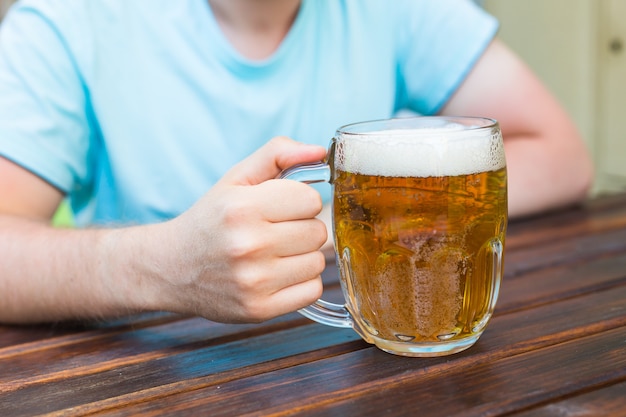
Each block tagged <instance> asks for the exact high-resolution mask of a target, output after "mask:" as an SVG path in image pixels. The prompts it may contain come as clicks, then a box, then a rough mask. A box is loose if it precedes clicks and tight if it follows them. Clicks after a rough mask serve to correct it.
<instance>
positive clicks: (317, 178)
mask: <svg viewBox="0 0 626 417" xmlns="http://www.w3.org/2000/svg"><path fill="white" fill-rule="evenodd" d="M333 157H334V141H333V143H332V144H331V147H330V150H329V152H328V156H327V158H326V159H325V160H324V161H322V162H316V163H312V164H300V165H294V166H293V167H291V168H287V169H286V170H284V171H283V172H281V173H280V175H279V176H278V178H280V179H290V180H295V181H300V182H303V183H305V184H315V183H320V182H327V183H331V182H332V180H333V169H332V168H331V165H332V160H333ZM298 313H300V314H302V315H303V316H304V317H307V318H309V319H311V320H313V321H316V322H318V323H321V324H325V325H327V326H333V327H349V328H354V321H353V320H352V315H351V314H350V312H349V311H348V309H347V308H346V306H345V305H341V304H334V303H329V302H328V301H324V300H322V299H319V300H317V301H316V302H315V303H313V304H311V305H310V306H307V307H304V308H302V309H300V310H298Z"/></svg>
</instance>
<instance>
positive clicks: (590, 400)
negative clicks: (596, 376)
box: [511, 382, 626, 417]
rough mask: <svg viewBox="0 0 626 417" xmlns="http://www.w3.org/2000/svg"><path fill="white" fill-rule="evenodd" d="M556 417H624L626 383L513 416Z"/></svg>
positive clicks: (625, 412) (512, 416) (625, 410)
mask: <svg viewBox="0 0 626 417" xmlns="http://www.w3.org/2000/svg"><path fill="white" fill-rule="evenodd" d="M555 416H556V417H559V416H563V417H568V416H572V417H585V416H589V417H596V416H602V417H624V416H626V382H622V383H618V384H612V385H609V386H606V387H602V388H599V389H595V390H593V391H591V392H585V393H582V394H579V395H576V396H573V397H570V398H567V399H564V400H562V401H557V402H553V403H550V404H544V405H542V406H539V407H537V408H533V409H531V410H528V411H523V412H520V413H515V414H512V415H511V417H555Z"/></svg>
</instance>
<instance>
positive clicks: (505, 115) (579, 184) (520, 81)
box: [442, 40, 593, 217]
mask: <svg viewBox="0 0 626 417" xmlns="http://www.w3.org/2000/svg"><path fill="white" fill-rule="evenodd" d="M442 113H443V114H456V115H475V116H485V117H491V118H493V119H496V120H498V121H499V123H500V127H501V129H502V134H503V137H504V142H505V150H506V157H507V169H508V178H509V214H510V216H511V217H519V216H525V215H531V214H534V213H537V212H541V211H546V210H550V209H553V208H557V207H561V206H565V205H568V204H572V203H575V202H577V201H580V200H582V199H583V198H584V197H585V196H586V195H587V193H588V191H589V188H590V187H591V184H592V181H593V168H592V163H591V158H590V156H589V154H588V152H587V150H586V148H585V145H584V143H583V141H582V139H581V137H580V135H579V133H578V132H577V130H576V127H575V126H574V124H573V123H572V121H571V120H570V119H569V117H568V116H567V114H566V113H565V111H564V110H563V109H562V108H561V106H560V105H559V104H558V103H557V101H556V100H555V99H554V98H553V97H552V95H551V94H550V93H549V92H548V91H547V89H546V88H545V87H544V86H543V85H542V84H541V82H540V81H539V80H538V79H537V78H536V77H535V75H534V74H533V73H532V72H531V71H530V69H529V68H528V67H526V65H525V64H524V63H523V62H522V61H521V60H520V59H518V57H517V56H515V55H514V54H513V53H512V52H511V51H510V50H509V49H508V48H507V47H506V46H505V45H504V44H503V43H502V42H500V41H498V40H495V41H494V42H493V43H492V44H491V45H490V46H489V47H488V48H487V50H486V51H485V53H484V54H483V56H482V57H481V58H480V60H479V61H478V62H477V64H476V66H475V67H474V69H473V70H472V71H471V72H470V74H469V75H468V77H467V78H466V80H465V81H464V82H463V84H462V85H461V87H460V88H459V89H458V90H457V92H456V93H455V94H454V96H453V97H452V98H451V100H450V101H449V102H448V103H447V104H446V106H445V107H444V108H443V110H442Z"/></svg>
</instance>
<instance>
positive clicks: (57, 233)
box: [0, 138, 326, 323]
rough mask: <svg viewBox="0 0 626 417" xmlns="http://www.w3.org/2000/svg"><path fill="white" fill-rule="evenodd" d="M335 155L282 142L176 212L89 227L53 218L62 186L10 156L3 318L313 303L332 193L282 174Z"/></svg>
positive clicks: (1, 265) (268, 312)
mask: <svg viewBox="0 0 626 417" xmlns="http://www.w3.org/2000/svg"><path fill="white" fill-rule="evenodd" d="M325 152H326V150H325V149H324V148H321V147H315V146H306V145H300V144H296V143H295V142H292V141H289V140H287V139H284V138H283V139H275V140H272V141H270V142H269V143H268V144H267V145H266V146H265V147H263V148H262V149H260V150H259V151H257V152H256V153H255V154H253V155H252V156H251V157H249V158H248V159H246V160H244V161H243V162H241V163H240V164H238V165H237V166H236V167H234V168H233V169H232V170H231V171H229V172H228V173H227V174H226V175H225V177H224V178H223V179H222V180H221V181H220V182H219V183H218V184H216V185H215V187H213V188H212V189H211V190H210V191H209V192H208V193H207V194H206V195H205V196H204V197H203V198H201V199H200V200H199V201H198V202H197V203H196V204H195V205H194V206H193V207H192V208H191V209H189V210H188V211H187V212H185V213H183V214H182V215H180V216H179V217H177V218H175V219H173V220H171V221H168V222H164V223H160V224H154V225H146V226H136V227H129V228H120V229H84V230H79V229H70V230H62V229H55V228H52V227H50V226H49V220H50V218H51V216H52V214H53V213H54V210H55V208H56V207H57V205H58V204H59V202H60V201H61V199H62V193H61V192H59V191H58V190H56V189H55V188H54V187H52V186H50V185H49V184H48V183H46V182H45V181H43V180H41V179H40V178H38V177H37V176H34V175H33V174H31V173H29V172H28V171H26V170H24V169H23V168H21V167H19V166H17V165H15V164H13V163H11V162H9V161H7V160H6V159H3V158H1V157H0V253H2V254H3V256H2V262H0V322H15V323H20V322H21V323H24V322H37V321H50V320H62V319H67V318H80V317H111V316H119V315H124V314H128V313H133V312H139V311H149V310H167V311H173V312H178V313H185V314H194V315H201V316H204V317H206V318H208V319H211V320H216V321H224V322H255V321H261V320H266V319H269V318H271V317H275V316H278V315H280V314H284V313H287V312H290V311H294V310H296V309H298V308H300V307H304V306H305V305H308V304H310V303H312V302H313V301H314V300H316V299H317V298H318V297H319V296H320V295H321V291H322V284H321V279H320V273H321V272H322V270H323V268H324V256H323V255H322V253H321V252H320V251H319V248H320V247H321V246H322V244H323V242H324V241H325V240H326V229H325V227H324V226H323V223H322V222H321V221H319V220H316V219H314V217H315V216H316V215H317V214H318V213H319V211H320V210H321V208H322V204H321V200H320V198H319V195H318V194H317V193H316V192H315V191H314V190H312V189H311V188H310V187H308V186H307V185H305V184H300V183H298V182H295V181H289V180H271V179H272V178H275V176H276V175H277V174H278V173H279V172H280V171H281V170H282V169H284V168H286V167H288V166H291V165H294V164H296V163H303V162H313V161H316V160H319V159H321V158H323V156H324V154H325ZM285 196H289V197H288V198H286V197H285ZM296 265H297V267H296Z"/></svg>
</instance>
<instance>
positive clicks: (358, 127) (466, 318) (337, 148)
mask: <svg viewBox="0 0 626 417" xmlns="http://www.w3.org/2000/svg"><path fill="white" fill-rule="evenodd" d="M281 178H290V179H294V180H298V181H302V182H306V183H315V182H324V181H325V182H329V183H330V184H331V186H332V206H333V208H332V213H333V238H334V242H335V251H336V255H337V264H338V267H339V273H340V282H341V288H342V292H343V295H344V298H345V305H338V304H333V303H329V302H326V301H324V300H318V301H317V302H316V303H315V304H313V305H311V306H309V307H306V308H304V309H302V310H300V313H301V314H303V315H304V316H306V317H308V318H310V319H312V320H315V321H317V322H319V323H322V324H326V325H330V326H337V327H351V328H353V329H354V330H355V331H356V332H357V333H358V334H359V335H360V336H361V337H362V338H363V339H364V340H365V341H367V342H369V343H373V344H375V345H376V346H378V347H379V348H380V349H382V350H384V351H386V352H389V353H393V354H398V355H405V356H442V355H447V354H452V353H455V352H460V351H462V350H465V349H467V348H469V347H470V346H472V345H473V344H474V343H475V342H476V341H477V340H478V338H479V337H480V335H481V334H482V333H483V331H484V330H485V326H486V325H487V322H488V321H489V319H490V318H491V316H492V313H493V310H494V307H495V304H496V299H497V297H498V291H499V288H500V282H501V278H502V273H503V250H504V239H505V232H506V227H507V174H506V163H505V157H504V146H503V142H502V135H501V132H500V128H499V125H498V123H497V122H496V121H495V120H491V119H485V118H476V117H446V116H432V117H413V118H406V119H390V120H379V121H370V122H362V123H356V124H351V125H347V126H344V127H341V128H339V129H338V130H337V132H336V135H335V137H334V138H333V139H332V141H331V145H330V148H329V152H328V155H327V157H326V160H325V161H324V162H320V163H317V164H305V165H299V166H294V167H292V168H289V169H287V170H285V171H283V173H282V174H281Z"/></svg>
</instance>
